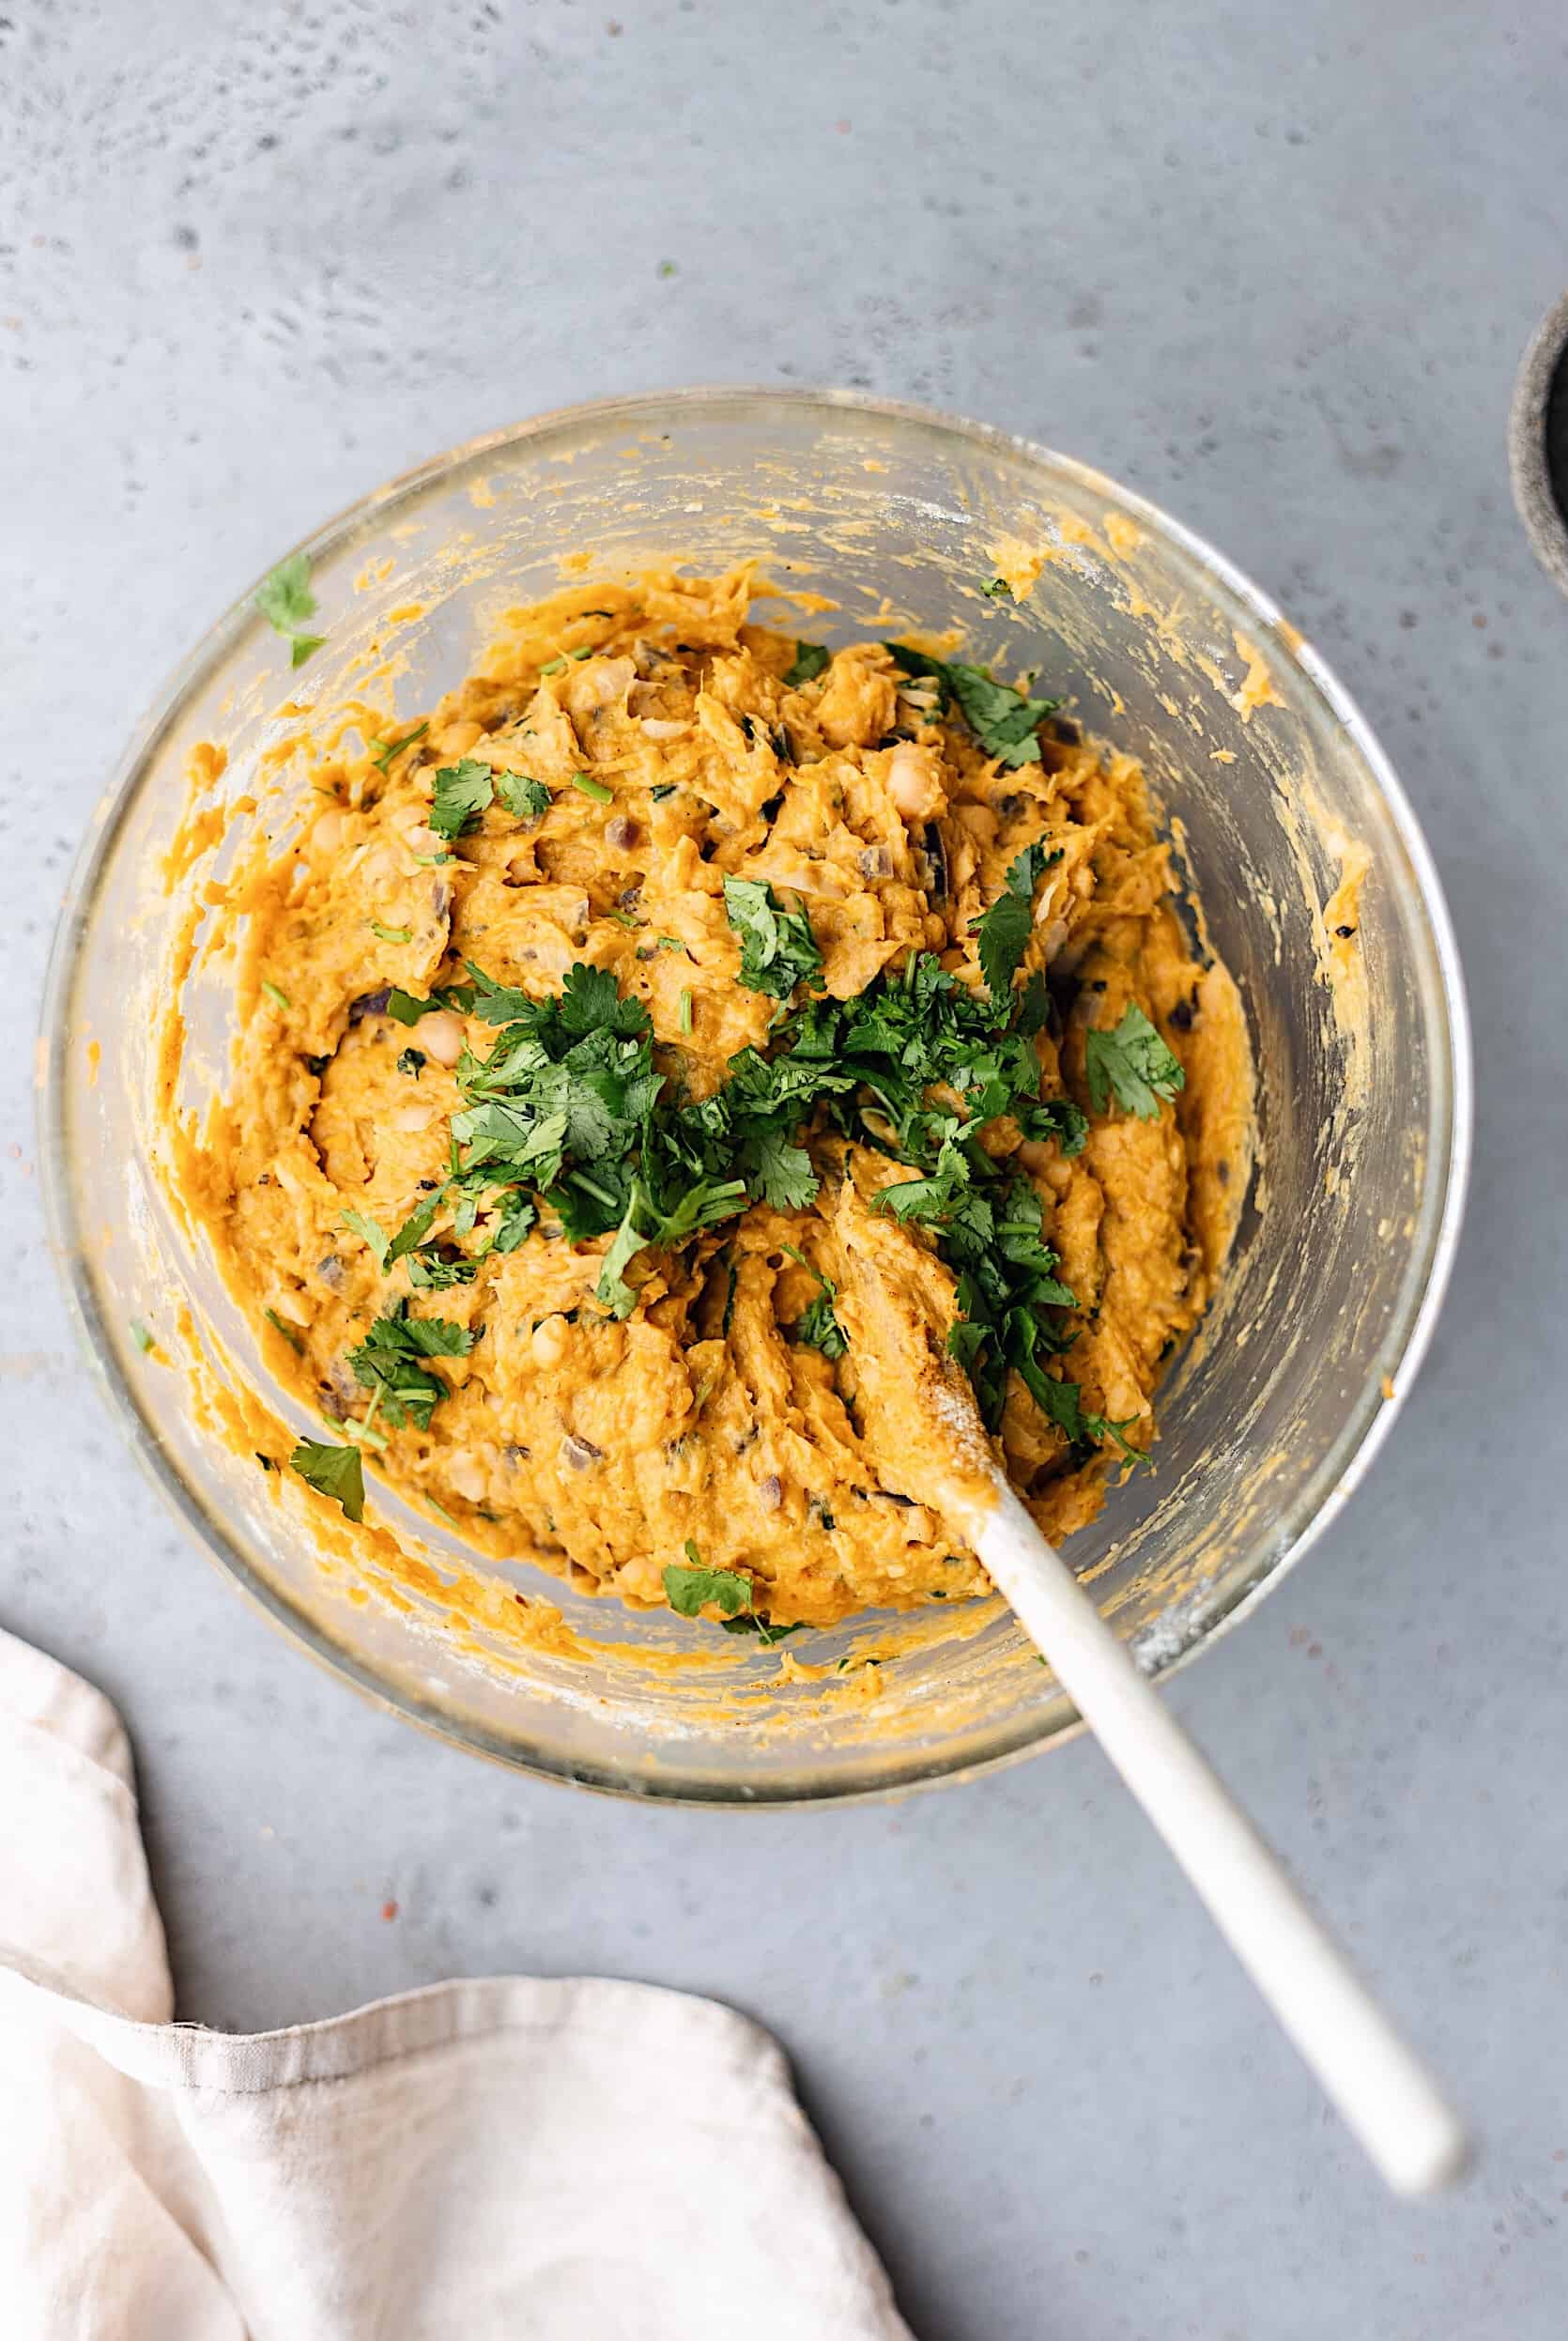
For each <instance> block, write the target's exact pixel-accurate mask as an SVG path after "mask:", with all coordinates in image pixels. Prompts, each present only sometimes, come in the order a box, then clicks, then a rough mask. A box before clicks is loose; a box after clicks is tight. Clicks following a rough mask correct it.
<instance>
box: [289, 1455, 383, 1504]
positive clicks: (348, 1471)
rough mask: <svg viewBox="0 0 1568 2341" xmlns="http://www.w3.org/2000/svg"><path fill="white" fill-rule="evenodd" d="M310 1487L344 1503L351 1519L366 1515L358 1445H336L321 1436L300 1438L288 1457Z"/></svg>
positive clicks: (362, 1471) (363, 1482)
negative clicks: (320, 1437) (330, 1443)
mask: <svg viewBox="0 0 1568 2341" xmlns="http://www.w3.org/2000/svg"><path fill="white" fill-rule="evenodd" d="M288 1460H289V1463H290V1465H291V1466H292V1468H293V1469H294V1470H295V1471H298V1472H299V1474H300V1478H301V1479H302V1480H304V1481H305V1482H306V1484H307V1486H311V1487H314V1488H315V1489H317V1491H318V1492H319V1493H320V1494H321V1495H323V1496H331V1499H332V1501H333V1502H334V1503H340V1504H342V1506H343V1508H344V1511H345V1512H346V1514H347V1516H348V1517H349V1518H350V1519H351V1520H362V1519H363V1518H364V1516H365V1481H364V1466H363V1464H362V1462H361V1459H360V1451H359V1449H358V1447H333V1446H330V1445H329V1444H328V1443H327V1441H326V1440H320V1439H301V1440H300V1443H299V1445H298V1446H297V1447H296V1448H295V1450H294V1452H293V1454H292V1455H290V1456H289V1458H288Z"/></svg>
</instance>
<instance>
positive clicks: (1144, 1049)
mask: <svg viewBox="0 0 1568 2341" xmlns="http://www.w3.org/2000/svg"><path fill="white" fill-rule="evenodd" d="M1084 1072H1085V1074H1086V1076H1087V1079H1088V1084H1089V1101H1090V1103H1091V1104H1092V1105H1093V1107H1094V1110H1095V1112H1096V1113H1097V1114H1103V1113H1104V1111H1105V1109H1106V1107H1107V1105H1108V1104H1109V1103H1110V1101H1111V1096H1112V1093H1113V1091H1114V1092H1115V1100H1116V1103H1117V1104H1118V1105H1119V1106H1120V1107H1121V1109H1122V1111H1123V1113H1124V1114H1136V1116H1137V1117H1138V1119H1139V1120H1140V1121H1142V1122H1153V1121H1158V1120H1159V1118H1160V1101H1161V1098H1174V1097H1175V1096H1176V1091H1177V1090H1178V1089H1183V1088H1185V1087H1186V1086H1187V1075H1186V1074H1185V1072H1184V1071H1183V1070H1182V1068H1181V1063H1180V1060H1179V1059H1178V1058H1177V1057H1176V1056H1175V1055H1173V1054H1172V1052H1171V1051H1170V1049H1168V1048H1167V1047H1166V1045H1165V1043H1164V1041H1163V1040H1161V1037H1160V1035H1159V1033H1158V1032H1157V1031H1156V1030H1155V1028H1154V1026H1153V1025H1152V1024H1150V1023H1149V1020H1148V1018H1147V1017H1146V1016H1145V1014H1144V1011H1143V1009H1141V1008H1139V1007H1138V1006H1137V1004H1136V1002H1130V1003H1129V1005H1128V1007H1127V1009H1126V1010H1125V1011H1124V1013H1123V1016H1122V1020H1121V1022H1120V1024H1117V1026H1116V1028H1115V1031H1114V1032H1103V1031H1098V1030H1097V1031H1093V1032H1090V1033H1087V1034H1086V1035H1085V1036H1084Z"/></svg>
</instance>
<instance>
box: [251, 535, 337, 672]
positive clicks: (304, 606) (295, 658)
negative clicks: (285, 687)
mask: <svg viewBox="0 0 1568 2341" xmlns="http://www.w3.org/2000/svg"><path fill="white" fill-rule="evenodd" d="M255 607H256V608H257V609H258V610H259V611H260V612H261V615H262V616H263V617H264V618H265V619H266V621H267V623H268V624H269V626H270V627H271V628H272V631H273V633H274V634H281V635H283V636H284V639H285V640H286V641H287V642H288V643H289V644H290V650H289V658H288V663H289V665H290V666H291V667H302V666H303V665H304V663H305V661H306V659H307V658H309V657H310V655H311V654H312V653H313V652H314V651H318V650H319V649H320V648H321V645H322V643H323V642H324V641H325V640H326V639H327V638H326V636H325V635H324V634H312V633H311V631H310V629H309V625H308V623H307V621H308V620H310V619H312V618H314V617H315V594H314V593H312V592H311V565H310V562H309V561H308V560H307V559H306V557H305V555H304V554H303V553H290V555H289V556H288V559H287V560H286V561H280V562H279V563H278V565H277V567H276V568H275V569H274V570H273V571H272V573H271V575H270V576H269V577H268V578H263V580H262V582H261V584H260V585H258V586H257V588H256V593H255Z"/></svg>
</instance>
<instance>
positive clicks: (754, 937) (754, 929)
mask: <svg viewBox="0 0 1568 2341" xmlns="http://www.w3.org/2000/svg"><path fill="white" fill-rule="evenodd" d="M724 908H725V912H726V915H727V916H728V917H729V920H730V926H731V927H733V929H734V930H735V932H736V933H737V934H738V935H739V936H740V938H741V965H740V980H741V982H742V983H744V984H745V985H746V989H747V990H748V991H750V992H766V993H769V994H770V995H771V996H772V997H773V998H774V999H776V1000H788V999H789V998H790V996H791V994H792V993H793V991H794V989H795V986H796V985H797V984H801V983H809V982H810V981H811V980H812V979H813V978H814V977H817V976H819V975H821V973H822V953H821V951H819V949H818V948H817V945H816V940H815V938H814V936H813V935H812V932H811V922H810V920H809V919H808V918H807V915H806V913H805V911H804V910H799V909H797V910H783V909H781V908H780V907H779V905H778V903H777V902H776V901H775V900H774V893H773V888H772V886H769V885H768V883H767V881H766V879H764V878H726V879H725V881H724Z"/></svg>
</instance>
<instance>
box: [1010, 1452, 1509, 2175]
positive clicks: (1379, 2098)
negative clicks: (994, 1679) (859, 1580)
mask: <svg viewBox="0 0 1568 2341" xmlns="http://www.w3.org/2000/svg"><path fill="white" fill-rule="evenodd" d="M966 1526H967V1527H968V1530H969V1533H970V1536H971V1539H972V1541H973V1542H974V1544H975V1547H976V1550H977V1551H978V1553H979V1555H980V1558H981V1560H982V1561H983V1562H984V1563H985V1564H986V1567H987V1569H988V1570H989V1572H990V1574H991V1578H992V1582H993V1583H994V1584H995V1586H996V1587H997V1589H998V1591H999V1592H1001V1593H1002V1594H1006V1596H1007V1600H1008V1601H1009V1602H1010V1604H1011V1605H1012V1608H1013V1610H1014V1613H1015V1614H1016V1616H1017V1618H1018V1621H1019V1623H1020V1625H1022V1627H1023V1629H1024V1631H1025V1632H1026V1633H1027V1634H1028V1636H1029V1638H1030V1640H1032V1641H1033V1642H1034V1643H1035V1645H1036V1647H1037V1649H1038V1650H1039V1651H1040V1652H1041V1653H1042V1655H1043V1656H1045V1657H1046V1658H1047V1659H1048V1660H1049V1662H1050V1664H1051V1666H1052V1667H1053V1669H1054V1671H1055V1673H1056V1676H1057V1678H1058V1680H1059V1681H1060V1683H1061V1685H1062V1686H1063V1688H1064V1689H1065V1690H1066V1692H1067V1694H1068V1698H1069V1699H1071V1700H1072V1702H1073V1703H1074V1705H1075V1706H1076V1707H1077V1709H1078V1711H1079V1713H1080V1715H1081V1716H1082V1717H1084V1722H1085V1723H1087V1724H1088V1725H1089V1727H1090V1729H1091V1730H1092V1731H1093V1732H1094V1733H1095V1735H1096V1737H1097V1738H1098V1739H1099V1744H1100V1746H1101V1747H1102V1748H1104V1750H1105V1752H1106V1754H1107V1755H1108V1756H1109V1757H1110V1759H1111V1762H1112V1763H1114V1764H1115V1767H1116V1769H1117V1771H1118V1772H1119V1773H1120V1774H1121V1776H1122V1779H1124V1780H1125V1781H1126V1783H1127V1785H1128V1787H1129V1788H1130V1790H1131V1792H1132V1794H1133V1795H1134V1796H1136V1798H1137V1799H1138V1802H1139V1803H1140V1804H1141V1805H1142V1806H1143V1808H1144V1810H1145V1812H1146V1813H1147V1815H1148V1817H1149V1819H1150V1820H1151V1821H1152V1822H1153V1824H1154V1825H1155V1827H1156V1828H1157V1829H1158V1830H1159V1832H1160V1834H1161V1837H1162V1838H1163V1839H1164V1840H1165V1842H1166V1844H1167V1845H1168V1846H1169V1847H1170V1849H1171V1851H1172V1853H1173V1854H1174V1855H1175V1856H1176V1859H1177V1861H1178V1862H1179V1863H1180V1864H1181V1866H1182V1868H1183V1869H1184V1870H1185V1871H1186V1872H1187V1875H1188V1877H1189V1878H1190V1879H1191V1883H1192V1885H1193V1886H1194V1887H1196V1889H1197V1891H1198V1893H1199V1895H1200V1896H1201V1897H1202V1899H1203V1901H1204V1902H1206V1903H1207V1906H1208V1910H1209V1913H1210V1916H1211V1917H1213V1919H1214V1921H1215V1923H1216V1924H1217V1926H1218V1927H1219V1929H1220V1932H1221V1933H1222V1934H1223V1935H1224V1936H1225V1938H1226V1940H1227V1941H1228V1942H1229V1944H1230V1946H1231V1948H1232V1949H1233V1950H1234V1951H1235V1952H1236V1954H1237V1958H1238V1959H1239V1960H1240V1961H1241V1964H1242V1965H1243V1966H1244V1967H1245V1968H1246V1969H1247V1972H1248V1974H1249V1975H1250V1976H1251V1977H1252V1979H1253V1982H1254V1983H1255V1984H1256V1985H1257V1987H1258V1990H1259V1991H1260V1992H1261V1993H1262V1994H1263V1996H1264V1998H1265V1999H1266V2000H1267V2001H1268V2004H1269V2006H1270V2007H1271V2008H1272V2009H1273V2010H1274V2013H1275V2014H1276V2016H1278V2018H1279V2020H1280V2022H1281V2024H1282V2025H1284V2029H1285V2031H1286V2032H1287V2033H1288V2034H1289V2036H1290V2038H1291V2039H1292V2040H1293V2041H1295V2043H1296V2046H1297V2048H1298V2049H1299V2051H1300V2054H1301V2056H1303V2057H1304V2058H1305V2060H1306V2062H1307V2064H1308V2065H1309V2066H1310V2067H1311V2068H1312V2070H1313V2071H1314V2072H1315V2073H1316V2075H1317V2077H1318V2080H1319V2081H1320V2082H1321V2083H1322V2085H1323V2087H1324V2089H1325V2090H1326V2091H1327V2093H1328V2095H1329V2097H1330V2099H1331V2100H1332V2102H1333V2103H1334V2104H1335V2105H1336V2106H1337V2107H1338V2108H1339V2111H1340V2113H1341V2114H1342V2116H1343V2117H1344V2118H1345V2122H1346V2123H1347V2124H1348V2126H1349V2127H1350V2129H1351V2130H1352V2131H1354V2133H1356V2135H1357V2136H1358V2137H1359V2138H1360V2142H1361V2144H1362V2146H1363V2147H1364V2148H1365V2149H1366V2151H1367V2153H1368V2154H1369V2155H1370V2156H1371V2157H1372V2160H1373V2161H1374V2162H1375V2163H1376V2165H1377V2167H1378V2169H1379V2170H1380V2171H1381V2172H1382V2174H1383V2176H1384V2178H1385V2179H1387V2180H1388V2182H1389V2184H1390V2185H1391V2187H1394V2188H1396V2189H1397V2190H1398V2192H1399V2193H1400V2194H1402V2195H1421V2194H1424V2193H1426V2192H1428V2191H1429V2190H1431V2189H1432V2188H1435V2187H1439V2186H1443V2185H1445V2184H1446V2183H1447V2182H1448V2181H1449V2180H1450V2179H1453V2178H1455V2177H1456V2176H1457V2175H1458V2173H1459V2172H1460V2171H1461V2170H1462V2169H1463V2167H1464V2164H1465V2161H1466V2154H1467V2148H1466V2142H1465V2133H1464V2131H1463V2130H1462V2128H1461V2127H1460V2124H1459V2121H1458V2118H1457V2117H1456V2116H1455V2114H1454V2113H1453V2110H1452V2108H1451V2107H1450V2106H1449V2105H1448V2104H1447V2102H1445V2100H1444V2099H1443V2097H1442V2096H1441V2095H1440V2094H1439V2092H1438V2090H1437V2086H1436V2084H1435V2083H1434V2081H1433V2080H1432V2078H1431V2076H1430V2074H1429V2073H1428V2072H1427V2071H1426V2069H1425V2067H1424V2066H1423V2065H1422V2063H1421V2061H1420V2059H1419V2058H1418V2057H1417V2056H1415V2055H1414V2053H1413V2052H1412V2051H1411V2050H1410V2049H1409V2048H1408V2047H1407V2045H1406V2043H1405V2042H1404V2041H1402V2040H1401V2039H1400V2037H1399V2035H1398V2034H1397V2033H1396V2032H1395V2031H1394V2029H1393V2027H1392V2025H1391V2024H1390V2022H1389V2020H1388V2018H1387V2017H1386V2016H1385V2015H1384V2014H1383V2012H1382V2010H1380V2009H1379V2008H1378V2007H1377V2005H1376V2001H1375V2000H1374V1999H1373V1998H1372V1996H1371V1994H1370V1993H1369V1992H1368V1991H1367V1990H1366V1987H1365V1986H1364V1985H1363V1984H1362V1982H1361V1981H1360V1978H1359V1977H1358V1976H1357V1975H1356V1974H1355V1972H1354V1971H1353V1969H1352V1968H1351V1966H1350V1964H1349V1963H1348V1961H1347V1960H1346V1959H1345V1954H1344V1953H1343V1952H1342V1951H1341V1950H1340V1948H1339V1947H1338V1945H1337V1944H1335V1943H1334V1942H1333V1941H1332V1940H1331V1939H1330V1936H1329V1934H1328V1933H1326V1932H1325V1930H1324V1928H1323V1927H1322V1925H1321V1924H1320V1923H1319V1921H1318V1920H1317V1919H1316V1918H1315V1917H1314V1915H1313V1913H1312V1912H1311V1911H1310V1910H1309V1909H1308V1907H1307V1905H1306V1903H1305V1902H1303V1900H1302V1898H1301V1896H1300V1894H1299V1892H1298V1891H1297V1888H1296V1887H1294V1886H1293V1885H1292V1884H1291V1881H1290V1879H1289V1878H1288V1877H1287V1876H1286V1875H1285V1872H1284V1870H1283V1869H1282V1867H1281V1865H1280V1862H1279V1860H1278V1858H1277V1856H1275V1855H1274V1854H1273V1853H1271V1852H1270V1850H1269V1848H1268V1846H1267V1845H1266V1844H1265V1843H1264V1841H1263V1840H1262V1838H1261V1837H1260V1836H1259V1835H1258V1833H1257V1831H1256V1830H1255V1829H1254V1828H1253V1825H1252V1823H1251V1822H1250V1821H1249V1820H1248V1819H1247V1817H1246V1815H1245V1813H1243V1812H1242V1810H1241V1809H1240V1807H1239V1806H1238V1805H1237V1804H1236V1802H1235V1801H1234V1799H1233V1798H1232V1796H1231V1795H1230V1793H1229V1791H1228V1790H1227V1789H1226V1788H1225V1787H1224V1785H1223V1783H1222V1781H1221V1780H1220V1779H1219V1777H1218V1776H1217V1774H1216V1773H1215V1772H1214V1771H1213V1770H1212V1769H1211V1768H1210V1766H1209V1764H1208V1763H1207V1761H1206V1760H1205V1758H1204V1757H1203V1756H1201V1755H1200V1754H1199V1753H1198V1750H1197V1749H1196V1748H1194V1747H1193V1745H1192V1743H1191V1740H1190V1739H1189V1738H1188V1737H1187V1734H1186V1733H1185V1732H1184V1731H1183V1730H1182V1728H1181V1726H1180V1724H1179V1723H1177V1722H1176V1718H1175V1717H1174V1716H1173V1715H1172V1714H1171V1712H1170V1709H1169V1708H1168V1707H1167V1706H1166V1705H1165V1703H1164V1702H1163V1701H1162V1700H1161V1698H1160V1697H1159V1695H1158V1694H1157V1692H1156V1691H1155V1689H1154V1686H1153V1685H1152V1684H1151V1683H1149V1682H1148V1681H1147V1680H1146V1679H1145V1676H1144V1675H1142V1674H1141V1673H1140V1672H1139V1671H1138V1669H1137V1666H1136V1665H1135V1663H1134V1662H1133V1660H1132V1658H1131V1657H1130V1656H1129V1654H1128V1651H1127V1649H1126V1648H1125V1646H1124V1645H1123V1644H1122V1643H1121V1642H1120V1641H1118V1640H1117V1639H1116V1637H1115V1634H1114V1633H1113V1632H1112V1630H1111V1628H1110V1626H1108V1625H1106V1623H1105V1621H1104V1619H1103V1618H1102V1617H1101V1616H1100V1614H1099V1610H1098V1609H1096V1608H1095V1605H1094V1603H1093V1601H1092V1600H1091V1599H1090V1597H1089V1595H1088V1594H1086V1593H1085V1592H1084V1589H1083V1587H1082V1586H1081V1585H1080V1584H1079V1582H1078V1580H1077V1579H1076V1578H1075V1577H1074V1576H1073V1574H1072V1572H1071V1570H1070V1569H1069V1568H1068V1566H1067V1563H1065V1562H1064V1561H1063V1560H1062V1559H1061V1557H1060V1555H1059V1554H1058V1553H1057V1552H1056V1551H1055V1550H1054V1549H1053V1547H1052V1546H1050V1545H1049V1544H1047V1543H1046V1541H1045V1539H1044V1537H1042V1536H1041V1535H1040V1533H1039V1531H1038V1529H1037V1528H1036V1526H1035V1524H1034V1522H1033V1521H1032V1520H1031V1519H1030V1517H1029V1515H1028V1514H1027V1513H1026V1512H1025V1511H1024V1509H1023V1506H1022V1504H1021V1503H1020V1502H1019V1501H1018V1499H1017V1497H1016V1496H1015V1495H1014V1494H1013V1492H1012V1489H1011V1488H1010V1487H1009V1486H1007V1483H1006V1481H1005V1480H1002V1479H1000V1478H998V1480H997V1484H996V1502H995V1505H994V1508H992V1510H990V1511H988V1512H986V1513H985V1514H984V1515H977V1516H976V1517H973V1518H971V1519H970V1520H969V1521H968V1522H966Z"/></svg>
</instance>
